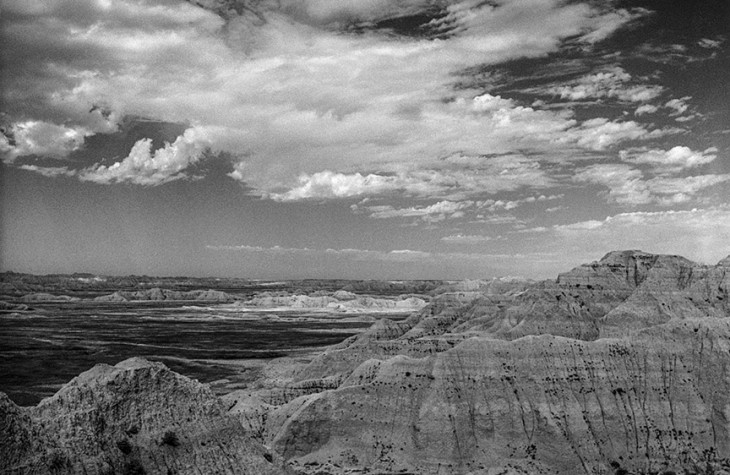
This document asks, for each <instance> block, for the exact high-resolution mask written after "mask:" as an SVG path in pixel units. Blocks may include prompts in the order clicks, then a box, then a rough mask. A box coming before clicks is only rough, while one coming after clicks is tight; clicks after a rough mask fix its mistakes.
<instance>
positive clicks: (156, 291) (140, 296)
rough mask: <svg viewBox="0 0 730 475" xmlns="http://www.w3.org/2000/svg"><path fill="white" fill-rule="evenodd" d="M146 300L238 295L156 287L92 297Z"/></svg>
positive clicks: (213, 298)
mask: <svg viewBox="0 0 730 475" xmlns="http://www.w3.org/2000/svg"><path fill="white" fill-rule="evenodd" d="M146 300H154V301H161V300H171V301H205V302H232V301H234V300H238V297H236V296H233V295H230V294H227V293H225V292H221V291H219V290H191V291H189V292H181V291H176V290H167V289H160V288H157V287H156V288H153V289H148V290H139V291H135V292H128V291H118V292H114V293H113V294H109V295H102V296H100V297H96V298H94V301H96V302H136V301H146Z"/></svg>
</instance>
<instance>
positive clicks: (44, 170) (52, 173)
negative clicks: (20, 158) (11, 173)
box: [20, 165, 76, 178]
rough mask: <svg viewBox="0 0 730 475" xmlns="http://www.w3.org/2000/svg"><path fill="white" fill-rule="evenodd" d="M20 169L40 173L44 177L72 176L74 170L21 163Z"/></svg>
mask: <svg viewBox="0 0 730 475" xmlns="http://www.w3.org/2000/svg"><path fill="white" fill-rule="evenodd" d="M20 169H21V170H27V171H31V172H35V173H40V174H41V175H43V176H46V177H51V178H52V177H57V176H74V175H75V174H76V172H74V171H73V170H69V169H68V167H39V166H37V165H21V166H20Z"/></svg>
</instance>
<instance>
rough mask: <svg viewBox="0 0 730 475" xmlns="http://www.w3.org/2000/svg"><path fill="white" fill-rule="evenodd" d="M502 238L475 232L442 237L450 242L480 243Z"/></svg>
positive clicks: (442, 239)
mask: <svg viewBox="0 0 730 475" xmlns="http://www.w3.org/2000/svg"><path fill="white" fill-rule="evenodd" d="M497 239H500V238H497V237H492V236H484V235H481V234H478V235H475V234H471V235H470V234H466V235H464V234H451V235H449V236H444V237H442V238H441V241H444V242H447V243H450V244H479V243H484V242H489V241H494V240H497Z"/></svg>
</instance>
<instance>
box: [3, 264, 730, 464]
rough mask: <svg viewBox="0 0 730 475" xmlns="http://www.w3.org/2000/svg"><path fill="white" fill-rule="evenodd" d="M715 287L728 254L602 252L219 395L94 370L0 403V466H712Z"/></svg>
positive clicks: (128, 372)
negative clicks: (30, 400) (29, 403)
mask: <svg viewBox="0 0 730 475" xmlns="http://www.w3.org/2000/svg"><path fill="white" fill-rule="evenodd" d="M729 290H730V257H728V258H726V259H723V260H722V261H720V262H719V263H718V264H717V265H715V266H705V265H699V264H696V263H693V262H691V261H689V260H687V259H685V258H682V257H680V256H670V255H655V254H649V253H645V252H641V251H616V252H611V253H609V254H607V255H606V256H604V257H603V258H602V259H600V260H599V261H596V262H593V263H590V264H585V265H582V266H579V267H576V268H575V269H573V270H571V271H569V272H566V273H563V274H560V275H559V276H558V278H557V279H555V280H553V281H544V282H527V281H519V280H510V281H505V280H494V281H482V282H475V281H471V282H468V283H465V284H444V285H443V286H441V287H439V288H437V289H435V290H434V291H433V292H432V296H431V302H430V303H429V304H428V305H427V306H426V307H425V308H423V309H422V310H420V311H418V312H417V313H414V314H412V315H411V316H410V317H408V318H407V319H406V320H403V321H398V322H394V321H390V320H387V319H380V320H378V321H377V322H376V323H375V324H374V325H373V326H372V327H371V328H370V329H369V330H367V331H366V332H364V333H361V334H359V335H357V336H354V337H352V338H349V339H348V340H345V341H344V342H342V343H340V344H338V345H335V346H332V347H330V348H328V349H327V350H326V351H324V352H323V353H321V354H319V355H318V356H317V357H315V358H314V359H313V360H311V361H310V362H307V363H296V362H294V361H292V360H290V359H286V358H283V359H279V360H274V361H273V362H272V363H270V364H269V366H268V367H267V368H265V370H264V372H263V376H262V378H261V379H260V380H259V381H257V382H256V383H255V384H253V385H251V386H250V387H249V388H247V389H245V390H239V391H235V392H232V393H230V394H227V395H225V396H223V397H222V398H218V397H216V396H215V395H213V394H212V392H211V391H210V390H209V389H208V388H207V387H206V386H205V385H203V384H200V383H198V382H197V381H194V380H190V379H188V378H186V377H184V376H181V375H178V374H176V373H174V372H172V371H170V370H169V369H167V368H166V367H165V366H164V365H162V364H160V363H150V362H148V361H146V360H143V359H139V358H133V359H130V360H126V361H123V362H121V363H119V364H117V365H116V366H113V367H112V366H108V365H97V366H96V367H94V368H93V369H91V370H89V371H87V372H85V373H83V374H82V375H80V376H79V377H77V378H75V379H74V380H72V381H71V382H69V383H68V384H67V385H66V386H64V388H62V389H61V390H60V391H59V392H58V393H57V394H56V395H54V396H53V397H51V398H48V399H45V400H43V401H42V402H41V403H40V404H39V405H38V406H36V407H30V408H25V407H18V406H16V405H15V404H14V403H12V402H11V401H10V400H9V399H8V398H7V397H2V398H0V429H1V432H0V449H2V453H3V454H4V456H5V457H4V459H3V461H2V462H0V463H4V464H5V465H6V466H5V467H4V471H3V472H2V473H48V472H49V471H52V472H55V473H94V474H95V473H98V474H102V473H179V474H183V473H191V474H193V473H247V474H258V473H262V474H264V473H266V474H268V473H272V474H273V473H301V474H305V473H306V474H315V473H316V474H333V475H334V474H351V473H381V474H384V473H419V474H497V473H513V474H518V473H545V474H548V473H554V474H573V473H575V474H600V473H606V474H614V473H647V474H648V473H672V471H674V472H676V473H682V471H683V470H687V471H688V473H711V472H709V471H708V470H713V472H712V473H722V472H721V471H720V470H722V469H724V470H730V462H728V460H727V459H729V458H730V318H728V317H730V298H729ZM5 454H7V455H5ZM700 469H701V470H704V472H701V471H700ZM134 470H137V471H134Z"/></svg>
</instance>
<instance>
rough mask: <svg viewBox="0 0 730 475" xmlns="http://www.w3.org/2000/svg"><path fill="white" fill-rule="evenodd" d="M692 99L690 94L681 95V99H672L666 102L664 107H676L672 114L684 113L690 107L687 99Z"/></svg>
mask: <svg viewBox="0 0 730 475" xmlns="http://www.w3.org/2000/svg"><path fill="white" fill-rule="evenodd" d="M690 99H692V98H691V97H690V96H686V97H681V98H679V99H671V100H669V101H667V102H666V104H664V107H667V108H669V109H674V112H672V113H671V114H670V116H677V115H682V114H684V113H685V112H687V109H689V104H687V101H688V100H690Z"/></svg>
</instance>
